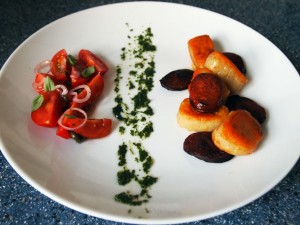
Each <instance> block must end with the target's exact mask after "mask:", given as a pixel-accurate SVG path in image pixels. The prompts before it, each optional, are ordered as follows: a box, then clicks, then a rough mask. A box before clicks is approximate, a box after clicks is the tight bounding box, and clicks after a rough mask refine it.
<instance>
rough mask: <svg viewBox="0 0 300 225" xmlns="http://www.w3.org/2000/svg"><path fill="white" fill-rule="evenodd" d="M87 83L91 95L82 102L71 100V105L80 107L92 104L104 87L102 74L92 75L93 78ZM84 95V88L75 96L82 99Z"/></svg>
mask: <svg viewBox="0 0 300 225" xmlns="http://www.w3.org/2000/svg"><path fill="white" fill-rule="evenodd" d="M87 85H88V86H89V88H90V89H91V97H90V98H89V99H88V100H87V101H85V102H82V103H77V102H74V101H73V102H72V103H71V107H73V108H74V107H76V108H82V107H85V106H89V105H92V104H94V103H95V102H96V101H97V99H98V98H99V97H100V95H101V93H102V91H103V88H104V81H103V78H102V76H100V75H96V76H94V77H93V79H92V80H91V81H90V82H89V83H88V84H87ZM85 96H86V90H85V89H84V90H82V91H81V92H80V93H79V94H78V96H77V98H78V99H82V98H84V97H85Z"/></svg>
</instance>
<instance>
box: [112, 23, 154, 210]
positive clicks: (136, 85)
mask: <svg viewBox="0 0 300 225" xmlns="http://www.w3.org/2000/svg"><path fill="white" fill-rule="evenodd" d="M126 25H127V26H128V27H129V25H128V24H126ZM129 31H130V32H131V35H128V36H127V39H128V43H127V45H126V47H123V48H122V49H121V55H120V58H121V60H122V63H121V64H120V65H118V66H117V70H116V78H115V88H114V91H115V94H116V97H115V103H116V105H115V107H114V108H113V114H114V116H115V117H116V118H117V119H118V120H120V121H121V122H122V125H120V126H119V134H120V135H122V136H123V137H124V140H123V142H122V143H121V144H120V145H119V149H118V166H119V167H120V170H119V171H118V173H117V180H118V184H119V185H121V186H126V185H129V184H132V183H134V184H135V185H136V186H138V187H139V191H132V190H131V189H129V188H127V190H125V191H123V192H121V193H119V194H116V195H115V200H116V201H117V202H120V203H123V204H127V205H131V206H138V205H142V204H143V203H146V202H148V201H149V200H150V198H151V197H152V196H151V195H150V193H149V191H150V188H151V186H152V185H153V184H155V183H156V182H157V178H156V177H154V176H152V175H151V174H150V171H151V168H152V166H153V164H154V159H153V158H152V156H151V155H150V154H149V152H148V151H147V150H146V149H145V147H144V146H143V140H145V139H147V138H149V137H150V135H151V133H152V132H153V131H154V128H153V122H152V121H151V119H152V116H153V115H154V112H153V109H152V108H151V100H150V98H149V92H151V90H152V89H153V87H154V81H153V78H154V75H155V62H154V56H155V52H156V46H155V45H154V44H153V42H152V39H153V33H152V30H151V28H150V27H149V28H146V29H145V30H143V31H142V32H141V33H140V34H139V35H134V34H133V29H130V30H129ZM121 90H122V93H123V95H122V94H121ZM124 90H125V91H127V95H124ZM125 134H127V135H129V137H130V138H129V140H128V138H127V139H126V138H125ZM128 160H129V161H130V162H128ZM133 164H134V165H133ZM147 212H149V211H148V210H147Z"/></svg>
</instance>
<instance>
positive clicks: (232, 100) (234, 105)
mask: <svg viewBox="0 0 300 225" xmlns="http://www.w3.org/2000/svg"><path fill="white" fill-rule="evenodd" d="M226 106H227V108H228V109H229V110H230V111H231V110H238V109H244V110H247V111H248V112H249V113H250V114H251V115H252V116H253V117H254V118H255V119H256V120H257V121H258V122H259V123H260V124H262V123H263V122H264V121H265V120H266V118H267V113H266V110H265V109H264V107H262V106H261V105H259V104H258V103H257V102H255V101H253V100H252V99H250V98H246V97H242V96H239V95H232V96H229V97H228V99H227V102H226Z"/></svg>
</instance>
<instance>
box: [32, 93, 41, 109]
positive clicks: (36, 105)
mask: <svg viewBox="0 0 300 225" xmlns="http://www.w3.org/2000/svg"><path fill="white" fill-rule="evenodd" d="M43 102H44V96H43V95H38V96H36V97H35V98H34V99H33V101H32V105H31V110H32V111H35V110H37V109H39V108H40V107H41V105H42V104H43Z"/></svg>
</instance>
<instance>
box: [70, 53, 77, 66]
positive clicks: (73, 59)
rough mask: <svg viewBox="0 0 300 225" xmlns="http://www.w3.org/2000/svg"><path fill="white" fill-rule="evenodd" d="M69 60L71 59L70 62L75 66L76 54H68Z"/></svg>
mask: <svg viewBox="0 0 300 225" xmlns="http://www.w3.org/2000/svg"><path fill="white" fill-rule="evenodd" d="M68 60H69V63H70V64H71V65H72V66H75V64H76V59H75V58H74V56H72V55H68Z"/></svg>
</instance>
